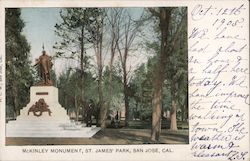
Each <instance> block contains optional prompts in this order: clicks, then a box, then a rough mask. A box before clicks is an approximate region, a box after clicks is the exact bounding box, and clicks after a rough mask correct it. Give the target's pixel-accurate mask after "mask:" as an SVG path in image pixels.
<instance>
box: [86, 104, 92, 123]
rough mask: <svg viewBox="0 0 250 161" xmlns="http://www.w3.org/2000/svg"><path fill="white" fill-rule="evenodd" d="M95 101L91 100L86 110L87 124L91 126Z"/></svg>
mask: <svg viewBox="0 0 250 161" xmlns="http://www.w3.org/2000/svg"><path fill="white" fill-rule="evenodd" d="M93 110H94V107H93V103H92V101H90V103H89V105H88V107H87V111H86V124H87V127H91V126H92V115H93Z"/></svg>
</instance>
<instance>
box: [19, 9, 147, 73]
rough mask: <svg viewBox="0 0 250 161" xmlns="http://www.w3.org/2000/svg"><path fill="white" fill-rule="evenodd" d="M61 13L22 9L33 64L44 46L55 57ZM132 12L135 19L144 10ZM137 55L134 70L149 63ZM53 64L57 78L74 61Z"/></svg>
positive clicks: (143, 57)
mask: <svg viewBox="0 0 250 161" xmlns="http://www.w3.org/2000/svg"><path fill="white" fill-rule="evenodd" d="M132 10H133V11H132ZM59 11H60V8H21V18H22V19H23V21H24V22H25V27H24V30H23V34H24V35H25V36H26V38H27V40H28V42H29V44H30V46H31V51H30V55H31V61H32V64H34V63H35V59H37V58H38V57H39V56H40V55H41V52H42V46H43V44H44V46H45V50H46V52H47V53H48V55H50V56H53V55H55V52H56V51H55V50H54V49H53V45H54V44H55V42H56V41H58V38H57V36H56V35H55V32H54V31H55V27H54V26H55V24H56V23H59V22H60V20H61V19H60V14H59ZM131 11H132V12H134V13H132V14H134V16H135V17H138V16H139V15H140V14H141V11H142V9H136V10H134V9H131ZM135 55H137V56H136V57H135V58H131V60H130V61H129V62H130V64H129V66H132V68H133V69H134V68H136V66H138V65H139V64H141V63H143V62H146V61H147V59H145V58H146V57H145V54H141V51H138V54H135ZM93 60H94V59H93ZM75 63H76V61H75ZM53 64H54V66H53V69H54V70H55V71H56V74H57V76H59V74H60V73H61V72H63V71H64V70H65V67H68V66H72V61H71V62H70V61H66V60H65V59H64V60H62V59H56V60H53ZM128 68H131V67H128Z"/></svg>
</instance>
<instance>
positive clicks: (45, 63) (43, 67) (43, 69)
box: [34, 50, 53, 85]
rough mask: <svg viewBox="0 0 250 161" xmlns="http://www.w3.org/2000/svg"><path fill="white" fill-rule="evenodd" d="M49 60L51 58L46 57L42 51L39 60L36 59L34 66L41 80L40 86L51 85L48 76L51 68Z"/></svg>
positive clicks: (51, 64)
mask: <svg viewBox="0 0 250 161" xmlns="http://www.w3.org/2000/svg"><path fill="white" fill-rule="evenodd" d="M51 60H52V58H51V56H48V55H47V54H46V51H45V50H43V51H42V55H41V56H40V57H39V59H36V64H35V65H34V66H38V71H39V74H40V77H41V79H42V83H41V85H53V83H52V80H51V76H50V74H51V73H50V70H51V68H52V66H53V63H52V62H51Z"/></svg>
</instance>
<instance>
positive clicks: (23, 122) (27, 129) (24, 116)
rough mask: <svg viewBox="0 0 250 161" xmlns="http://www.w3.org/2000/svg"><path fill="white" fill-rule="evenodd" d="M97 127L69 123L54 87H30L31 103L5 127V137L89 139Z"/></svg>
mask: <svg viewBox="0 0 250 161" xmlns="http://www.w3.org/2000/svg"><path fill="white" fill-rule="evenodd" d="M41 100H43V101H41ZM99 130H100V128H99V127H95V126H93V127H84V125H76V124H75V123H74V122H72V121H70V119H69V116H68V115H67V112H66V110H65V109H64V108H63V107H62V106H61V105H60V104H59V102H58V89H57V88H56V87H53V86H33V87H31V89H30V103H28V105H27V106H26V107H24V108H23V109H22V110H21V111H20V115H19V116H18V117H17V119H16V120H15V121H9V122H8V123H7V125H6V137H64V138H72V137H87V138H89V137H92V136H93V135H94V134H96V133H97V132H98V131H99Z"/></svg>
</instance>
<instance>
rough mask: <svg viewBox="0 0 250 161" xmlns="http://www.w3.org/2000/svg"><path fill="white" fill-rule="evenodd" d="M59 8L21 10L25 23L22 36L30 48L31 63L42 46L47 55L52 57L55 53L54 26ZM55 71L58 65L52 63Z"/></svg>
mask: <svg viewBox="0 0 250 161" xmlns="http://www.w3.org/2000/svg"><path fill="white" fill-rule="evenodd" d="M59 11H60V9H59V8H22V9H21V18H22V19H23V21H24V23H25V27H24V30H23V34H24V35H25V36H26V38H27V40H28V42H29V44H30V46H31V51H30V55H31V61H32V63H34V62H35V59H36V58H38V57H39V56H40V55H41V52H42V46H43V44H44V47H45V50H46V51H47V53H48V55H50V56H53V55H54V54H55V51H54V50H53V45H54V44H55V42H56V41H57V37H56V35H55V33H54V31H55V28H54V26H55V24H56V23H57V22H58V21H59V20H60V15H59ZM54 64H55V66H54V68H55V70H57V72H59V70H58V68H59V65H58V63H57V62H54Z"/></svg>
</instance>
